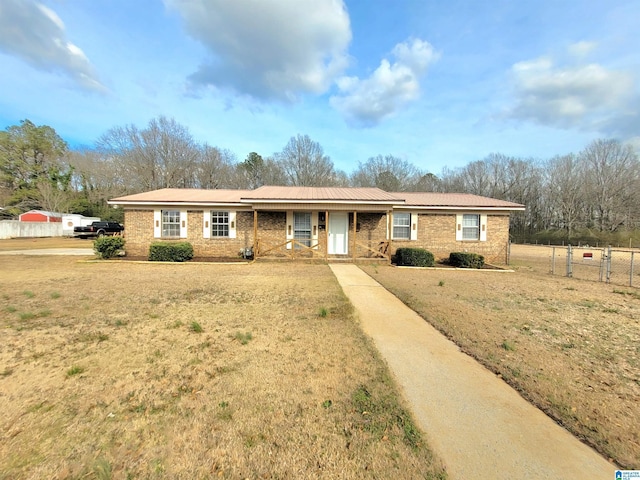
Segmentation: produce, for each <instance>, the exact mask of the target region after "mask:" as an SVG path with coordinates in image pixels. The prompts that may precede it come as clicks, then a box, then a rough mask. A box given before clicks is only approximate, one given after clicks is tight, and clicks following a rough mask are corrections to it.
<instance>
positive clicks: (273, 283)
mask: <svg viewBox="0 0 640 480" xmlns="http://www.w3.org/2000/svg"><path fill="white" fill-rule="evenodd" d="M61 241H62V240H61ZM69 242H79V243H81V246H87V245H91V242H87V241H77V240H70V239H65V240H64V243H65V244H66V245H65V244H63V245H62V246H67V245H69ZM33 243H38V245H40V244H44V243H47V242H44V241H42V242H39V241H37V242H33ZM2 244H3V242H0V245H2ZM55 246H60V245H48V247H55ZM48 247H42V248H48ZM0 248H4V249H14V248H16V247H15V246H14V245H12V246H11V247H10V248H9V247H6V246H4V245H2V246H1V247H0ZM0 262H2V268H1V269H0V329H1V334H2V342H1V343H0V411H1V412H2V415H1V416H0V438H1V439H2V441H0V478H1V479H7V480H8V479H51V478H53V479H72V478H73V479H79V478H97V479H109V478H114V479H120V478H125V479H126V478H183V479H196V478H233V479H239V478H251V479H258V478H260V479H262V478H266V479H289V478H336V479H337V478H346V479H349V478H352V479H356V478H397V479H415V478H445V475H444V473H443V471H442V468H441V466H440V463H439V462H438V461H437V460H436V459H434V458H433V457H432V455H431V453H430V451H429V449H428V446H427V445H426V444H425V442H424V440H423V438H422V434H421V433H420V432H419V431H418V430H417V429H416V427H415V426H414V424H413V422H412V419H411V416H410V415H409V414H408V413H407V411H406V410H405V408H404V407H403V404H402V402H401V401H399V400H398V393H397V390H396V387H395V385H394V383H393V382H392V380H391V379H390V375H389V373H388V371H387V369H386V367H385V365H384V364H383V362H382V361H381V360H380V359H379V358H378V356H377V354H376V352H375V350H374V349H373V347H372V345H371V343H370V342H369V340H368V339H367V338H366V337H365V336H364V335H363V333H362V332H361V330H360V328H359V326H358V324H357V322H356V321H355V320H354V318H353V316H352V310H351V307H350V305H349V303H348V302H347V300H346V298H345V297H344V295H343V294H342V292H341V291H340V289H339V287H338V285H337V283H336V281H335V278H334V277H333V276H332V274H331V272H330V270H329V268H328V267H327V266H324V265H303V264H300V265H297V264H291V263H285V264H253V265H206V264H179V265H166V264H139V263H132V262H99V261H98V262H83V261H78V260H77V259H75V258H70V257H45V256H35V257H32V256H28V257H27V256H15V257H14V256H3V257H0Z"/></svg>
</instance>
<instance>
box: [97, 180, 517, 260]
mask: <svg viewBox="0 0 640 480" xmlns="http://www.w3.org/2000/svg"><path fill="white" fill-rule="evenodd" d="M109 204H111V205H113V206H117V207H122V208H123V209H124V218H125V227H126V230H125V235H126V241H127V243H126V251H127V254H128V255H130V256H146V255H147V254H148V252H149V246H150V245H151V243H153V242H155V241H187V242H189V243H191V244H192V245H193V248H194V254H195V256H196V257H201V258H219V259H225V258H231V257H236V258H237V257H238V256H240V255H242V254H243V253H244V254H246V252H248V251H251V253H252V254H253V255H254V256H255V258H264V257H291V258H296V257H303V258H304V257H310V258H321V259H325V260H332V259H347V260H352V261H357V260H359V259H373V258H381V259H382V258H384V259H388V260H389V259H390V258H391V256H392V255H393V254H394V253H395V251H396V249H397V248H400V247H420V248H425V249H427V250H429V251H431V252H433V253H434V255H435V256H436V258H440V259H442V258H446V257H448V256H449V253H451V252H454V251H466V252H472V253H479V254H481V255H484V256H485V258H486V260H487V262H495V263H505V262H506V260H507V251H508V250H507V246H508V241H509V215H510V213H511V212H512V211H519V210H520V211H521V210H524V206H523V205H520V204H517V203H512V202H506V201H502V200H496V199H492V198H487V197H480V196H477V195H468V194H449V193H406V192H402V193H400V192H396V193H390V192H385V191H383V190H380V189H378V188H333V187H330V188H316V187H274V186H264V187H260V188H258V189H256V190H199V189H172V188H166V189H161V190H154V191H150V192H145V193H139V194H135V195H128V196H124V197H119V198H114V199H112V200H110V201H109Z"/></svg>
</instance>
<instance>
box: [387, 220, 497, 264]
mask: <svg viewBox="0 0 640 480" xmlns="http://www.w3.org/2000/svg"><path fill="white" fill-rule="evenodd" d="M508 240H509V216H508V215H488V216H487V240H486V241H485V242H480V241H469V240H464V241H456V216H455V214H421V215H419V217H418V240H415V241H409V240H405V241H403V240H394V241H393V248H392V250H393V252H394V253H395V250H396V249H397V248H400V247H420V248H424V249H426V250H429V251H430V252H432V253H433V254H434V255H435V257H436V259H438V260H440V259H444V258H449V254H450V253H451V252H469V253H478V254H480V255H483V256H484V257H485V261H486V262H488V263H505V262H506V254H507V242H508Z"/></svg>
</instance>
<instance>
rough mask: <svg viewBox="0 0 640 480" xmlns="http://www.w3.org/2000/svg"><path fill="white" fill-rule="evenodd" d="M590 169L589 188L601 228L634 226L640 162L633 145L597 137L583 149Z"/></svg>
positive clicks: (587, 186) (582, 158)
mask: <svg viewBox="0 0 640 480" xmlns="http://www.w3.org/2000/svg"><path fill="white" fill-rule="evenodd" d="M580 160H581V161H582V162H584V164H585V168H586V169H587V172H588V173H587V176H586V178H585V182H584V184H585V187H586V189H587V192H588V195H589V198H590V200H591V202H592V205H593V212H594V219H593V220H594V221H595V224H596V226H597V227H598V229H599V230H600V231H610V232H613V231H616V230H617V229H618V228H620V227H622V226H627V227H629V226H631V224H633V223H634V218H633V217H635V216H636V214H637V205H638V202H639V201H640V192H639V187H640V163H639V161H638V157H637V155H636V154H635V153H634V151H633V149H632V148H631V146H630V145H623V144H621V143H620V142H618V141H617V140H596V141H594V142H592V143H591V144H589V145H588V146H587V147H586V148H585V149H584V150H583V151H582V152H580Z"/></svg>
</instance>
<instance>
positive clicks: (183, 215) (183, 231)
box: [180, 210, 188, 238]
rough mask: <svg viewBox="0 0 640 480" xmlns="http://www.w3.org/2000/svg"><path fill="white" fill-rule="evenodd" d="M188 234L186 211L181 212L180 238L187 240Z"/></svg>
mask: <svg viewBox="0 0 640 480" xmlns="http://www.w3.org/2000/svg"><path fill="white" fill-rule="evenodd" d="M187 232H188V225H187V212H186V210H180V238H187Z"/></svg>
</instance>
